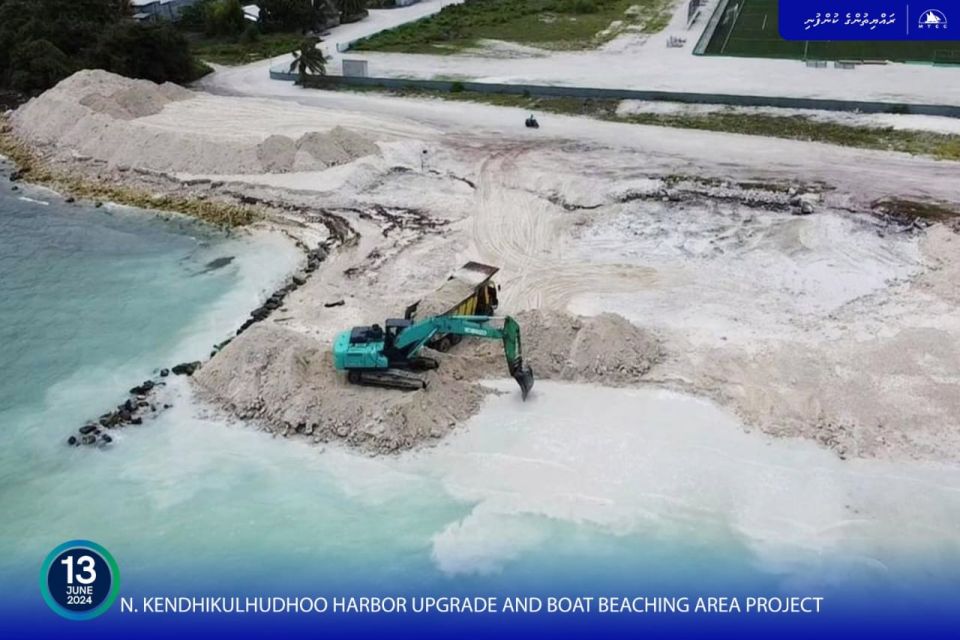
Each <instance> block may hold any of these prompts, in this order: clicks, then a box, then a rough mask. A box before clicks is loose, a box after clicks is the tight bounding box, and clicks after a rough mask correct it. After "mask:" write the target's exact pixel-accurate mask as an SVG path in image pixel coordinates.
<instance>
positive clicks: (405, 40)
mask: <svg viewBox="0 0 960 640" xmlns="http://www.w3.org/2000/svg"><path fill="white" fill-rule="evenodd" d="M670 5H671V0H466V2H464V3H463V4H457V5H450V6H447V7H444V9H443V10H442V11H440V12H439V13H437V14H435V15H433V16H429V17H427V18H423V19H422V20H417V21H416V22H411V23H409V24H405V25H402V26H399V27H397V28H395V29H390V30H388V31H383V32H381V33H378V34H376V35H374V36H371V37H369V38H367V39H365V40H361V41H360V42H359V43H357V44H356V45H355V48H356V49H359V50H363V51H393V52H402V53H440V54H443V53H456V52H458V51H462V50H463V49H466V48H469V47H472V46H475V45H476V44H477V42H478V41H479V40H484V39H489V40H504V41H507V42H515V43H518V44H528V45H533V46H537V47H541V48H545V49H590V48H593V47H596V46H598V45H600V44H603V43H604V42H607V41H609V40H611V39H612V38H614V37H615V36H616V35H618V34H619V33H621V32H622V31H623V30H625V29H635V30H637V31H640V32H643V33H655V32H657V31H660V30H661V29H663V28H664V27H665V26H666V24H667V22H668V21H669V18H670ZM615 23H616V24H615Z"/></svg>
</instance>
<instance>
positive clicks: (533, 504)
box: [0, 192, 960, 606]
mask: <svg viewBox="0 0 960 640" xmlns="http://www.w3.org/2000/svg"><path fill="white" fill-rule="evenodd" d="M36 195H40V196H42V195H43V194H42V193H38V194H32V196H31V197H35V196H36ZM35 199H43V200H45V201H47V202H49V203H50V204H48V205H42V204H38V203H31V202H25V201H23V200H20V199H19V196H18V195H16V194H12V193H8V192H4V193H3V195H0V221H2V225H3V227H2V230H0V239H2V244H0V273H2V276H3V277H2V287H3V292H2V293H3V294H4V299H5V300H6V301H7V302H6V303H5V304H4V305H3V307H2V308H0V324H2V327H3V331H4V336H3V340H2V342H0V350H2V351H0V355H2V361H3V362H4V363H5V365H6V366H5V367H4V373H3V377H2V379H0V397H2V398H3V404H2V407H0V425H2V432H0V438H2V439H3V442H2V444H3V446H2V447H0V509H2V513H3V516H4V517H3V518H2V520H0V572H2V573H3V574H4V575H9V576H10V578H11V581H10V582H9V584H11V585H27V586H26V587H22V591H23V593H28V594H29V593H33V592H32V591H31V589H32V588H33V587H32V585H33V584H34V583H35V579H36V576H35V572H36V569H37V566H38V564H39V562H40V561H41V559H42V558H43V556H44V555H45V554H46V553H47V552H48V551H49V550H50V549H51V548H53V547H54V546H55V545H57V544H59V543H61V542H63V541H64V540H67V539H70V538H76V537H84V538H89V539H92V540H96V541H98V542H100V543H101V544H103V545H105V546H106V547H107V548H108V549H110V550H111V552H112V553H113V554H114V556H115V557H116V558H117V559H118V562H119V564H120V566H121V570H122V572H123V575H124V581H125V582H124V584H125V592H127V590H129V592H132V593H143V592H145V591H146V592H150V593H157V592H160V593H162V589H163V588H164V587H167V588H169V589H171V590H173V591H174V592H175V593H184V592H185V589H187V588H191V589H197V590H200V591H214V592H221V593H236V592H238V591H241V590H253V591H255V592H257V593H268V592H270V591H271V590H274V591H278V592H280V591H284V590H294V589H297V588H298V587H300V586H302V585H309V586H311V587H312V588H314V589H327V588H348V587H362V588H364V589H366V590H368V591H375V592H384V591H391V592H401V591H408V592H421V593H422V592H424V591H429V590H432V591H435V592H436V591H440V592H444V593H452V592H456V591H463V592H480V591H510V592H512V593H523V592H524V591H525V590H529V591H542V590H544V589H548V588H551V589H556V590H581V591H589V590H590V589H591V588H597V587H600V586H602V587H603V588H604V589H608V590H611V591H612V590H614V589H616V588H618V587H629V588H633V589H634V590H636V589H638V588H642V589H647V590H651V591H652V590H655V589H660V590H661V592H662V591H663V590H666V591H670V590H673V591H678V590H684V589H691V588H694V589H696V590H698V591H699V592H710V591H711V590H714V591H717V592H721V591H726V592H730V591H736V590H739V589H743V588H746V585H749V588H751V589H753V590H754V591H757V590H761V589H763V590H767V591H769V592H774V593H777V592H791V593H793V592H796V591H797V590H808V591H809V590H813V591H823V592H830V590H835V589H843V588H847V587H849V586H850V585H851V584H857V585H860V587H858V588H860V589H862V590H865V591H867V592H869V591H871V590H877V591H880V592H884V593H888V592H889V593H912V592H913V591H918V590H922V589H925V588H927V587H928V586H929V585H931V584H934V585H940V584H947V585H951V584H952V585H954V591H956V587H955V585H956V582H955V579H956V577H957V567H958V566H960V563H958V558H960V548H958V545H960V542H958V540H957V539H956V536H955V531H956V523H957V522H960V477H958V471H957V470H956V469H949V468H943V467H934V466H930V465H921V464H915V465H904V464H901V465H890V464H884V463H876V462H847V463H843V462H841V461H839V460H838V459H836V458H834V457H833V456H832V455H831V454H829V453H828V452H825V451H822V450H820V449H817V448H816V447H814V446H813V445H811V444H809V443H805V442H798V441H789V440H773V439H770V438H767V437H765V436H760V435H757V434H748V433H745V432H744V430H743V429H742V427H741V426H740V425H739V424H738V423H737V421H736V420H735V418H733V417H732V416H731V415H729V414H728V413H726V412H724V411H722V410H720V409H719V408H717V407H716V406H715V405H713V404H711V403H709V402H706V401H702V400H699V399H695V398H689V397H686V396H682V395H678V394H673V393H668V392H663V391H656V390H611V389H603V388H594V387H586V386H572V385H562V384H551V383H549V382H544V381H541V382H540V383H538V386H537V388H536V389H535V391H534V393H533V396H532V397H531V399H530V400H529V401H528V402H527V403H521V402H520V401H519V398H518V397H517V394H516V393H515V390H514V389H513V388H512V386H510V385H509V384H508V385H506V386H504V387H503V388H502V391H504V392H505V393H504V394H502V395H498V396H493V397H491V398H490V400H489V401H488V403H487V405H486V406H485V409H484V411H483V412H482V413H481V414H480V415H478V416H476V417H475V418H474V419H472V420H471V421H469V423H468V424H466V425H464V426H463V427H462V428H461V429H459V430H457V432H456V433H455V434H454V435H453V436H451V437H450V438H448V439H447V440H445V441H444V442H442V443H440V444H438V446H436V447H433V448H429V449H425V450H422V451H419V452H415V453H410V454H405V455H402V456H399V457H391V458H377V459H372V458H367V457H362V456H358V455H355V454H353V453H350V452H347V451H344V450H341V449H339V448H337V447H327V448H326V449H319V448H314V447H308V446H303V445H301V444H299V443H292V442H286V441H284V440H282V439H275V438H271V437H268V436H266V435H264V434H263V433H260V432H258V431H256V430H255V429H252V428H250V427H248V426H244V425H241V424H234V423H230V422H228V421H226V420H225V419H224V418H223V417H221V416H220V415H218V414H217V413H215V412H213V411H211V410H209V409H207V408H204V407H203V406H201V405H199V404H197V403H196V402H195V401H194V400H193V399H192V397H191V393H190V390H189V386H188V385H187V384H186V382H185V381H184V380H182V379H178V380H174V381H172V382H171V384H170V386H169V388H168V389H166V390H165V392H164V393H165V394H166V397H168V398H170V399H171V400H172V401H173V404H174V408H173V409H171V410H169V411H167V412H164V413H163V414H162V415H161V416H160V417H159V418H157V419H156V420H155V421H151V422H149V423H148V424H145V425H144V426H143V427H130V428H127V429H126V430H124V431H122V432H120V435H119V437H118V440H117V442H116V443H115V445H114V446H113V447H112V448H111V449H110V450H93V449H87V448H80V449H75V448H68V447H66V446H65V445H64V439H65V438H66V436H67V435H69V434H70V433H71V432H72V431H73V430H74V429H75V428H76V427H77V426H78V425H79V424H81V423H82V421H83V420H84V419H86V418H89V417H92V416H96V415H98V414H99V413H101V412H102V411H104V410H105V409H107V408H109V407H110V406H111V405H113V404H116V402H118V401H119V400H121V399H122V398H123V394H124V392H125V390H126V389H127V388H129V387H130V386H132V385H133V384H134V383H135V382H138V381H140V380H142V379H143V378H145V377H147V376H149V375H150V374H151V372H152V371H153V370H154V368H156V367H158V366H169V365H170V364H173V363H175V362H177V361H180V360H186V359H195V358H199V357H202V356H204V355H206V352H207V351H208V350H209V348H210V345H212V344H213V343H215V342H218V341H219V340H221V339H222V338H223V337H224V336H226V335H228V334H229V333H230V332H231V331H232V330H233V329H234V328H235V327H236V325H237V324H238V322H239V320H240V319H241V318H242V317H243V315H244V314H245V313H246V312H247V311H248V310H249V309H251V308H252V307H253V306H255V305H256V303H257V302H259V300H260V299H262V296H263V295H264V293H265V292H267V291H269V290H270V289H271V288H272V287H273V285H275V284H276V282H277V281H278V280H279V279H281V278H282V277H283V275H284V274H285V272H286V271H288V270H289V269H290V268H291V267H292V266H293V265H294V264H295V262H296V261H297V260H298V259H299V256H297V254H296V252H295V251H293V250H292V249H291V248H289V247H287V246H286V245H285V244H282V243H281V244H277V243H278V242H279V241H277V240H270V239H264V238H260V239H257V241H251V240H243V239H239V240H238V239H228V238H224V237H221V236H218V235H216V234H211V233H209V232H206V231H204V230H203V228H202V227H198V226H197V225H193V224H190V223H187V222H184V221H175V222H167V221H162V220H158V219H156V218H153V217H150V216H145V215H143V214H142V213H138V212H131V211H122V210H116V211H105V210H94V209H88V208H83V207H76V206H65V205H63V204H62V203H60V202H59V201H58V200H57V199H56V198H55V196H52V195H50V194H47V197H41V198H36V197H35ZM225 256H236V260H234V261H233V262H231V263H230V264H228V265H226V266H224V267H222V268H220V269H217V270H214V271H210V272H207V273H203V271H204V266H205V265H206V264H208V263H209V262H210V261H211V260H214V259H216V258H221V257H225ZM11 301H15V302H14V303H11ZM600 411H602V412H603V421H602V422H601V421H599V420H598V419H597V416H598V414H599V412H600ZM39 606H42V605H39Z"/></svg>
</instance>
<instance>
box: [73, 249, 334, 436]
mask: <svg viewBox="0 0 960 640" xmlns="http://www.w3.org/2000/svg"><path fill="white" fill-rule="evenodd" d="M329 252H330V247H329V246H328V245H327V244H325V243H321V244H320V245H319V246H317V247H316V248H314V249H309V250H308V251H307V255H306V263H305V265H304V267H303V268H302V269H301V270H300V271H298V272H297V273H295V274H294V275H293V276H291V277H290V279H289V280H288V281H287V282H286V283H285V284H284V285H283V286H281V287H280V288H278V289H277V290H276V291H274V292H273V293H271V294H270V296H269V297H268V298H267V299H266V301H265V302H264V303H263V304H262V305H260V306H259V307H257V308H256V309H254V310H253V311H251V312H250V316H249V317H248V318H247V319H246V320H245V321H244V322H243V324H242V325H240V328H239V329H237V331H236V333H235V336H238V335H240V334H241V333H243V332H244V331H246V330H247V329H249V328H250V327H252V326H253V325H255V324H256V323H258V322H262V321H263V320H266V319H267V318H268V317H270V314H272V313H273V312H274V311H275V310H277V309H279V308H281V307H282V306H283V301H284V300H285V299H286V297H287V296H288V295H290V294H291V293H293V292H294V291H296V290H297V289H299V288H300V287H302V286H303V285H305V284H306V283H307V280H308V279H309V278H310V276H311V275H312V274H313V273H314V272H315V271H316V270H317V269H318V268H319V267H320V264H321V263H322V262H323V261H324V260H325V259H326V258H327V256H328V255H329ZM232 340H233V337H230V338H227V339H226V340H224V341H223V342H220V343H219V344H216V345H214V347H213V350H212V351H211V353H210V357H211V358H212V357H214V356H216V354H217V353H219V351H220V350H221V349H223V348H224V347H225V346H227V345H228V344H230V342H231V341H232ZM202 366H203V363H202V362H201V361H199V360H198V361H194V362H184V363H181V364H178V365H176V366H173V367H171V368H169V369H167V368H164V369H159V370H158V372H157V375H156V376H155V377H153V378H150V379H148V380H144V381H143V382H142V383H140V384H139V385H137V386H135V387H133V388H131V389H130V392H129V395H128V397H127V398H126V399H125V400H124V401H123V402H122V403H120V404H118V405H117V406H116V408H115V409H113V410H111V411H108V412H107V413H104V414H103V415H101V416H100V417H99V418H98V419H96V420H89V421H87V422H86V423H85V424H84V425H83V426H81V427H80V428H79V429H78V430H77V432H76V433H75V434H72V435H70V437H68V438H67V444H68V445H70V446H100V447H105V446H109V445H112V444H113V442H114V437H113V436H112V435H110V433H109V432H110V431H112V430H115V429H121V428H124V427H128V426H133V425H142V424H144V421H145V420H146V419H148V418H153V417H156V416H157V415H158V414H159V413H160V412H161V411H163V410H164V409H169V408H170V407H171V406H172V405H170V404H169V403H167V402H163V401H162V400H161V399H160V398H159V397H158V392H159V391H160V390H161V389H162V388H163V387H165V386H166V379H167V378H169V376H170V375H171V374H172V375H183V376H192V375H193V374H194V373H196V372H197V371H199V370H200V368H201V367H202Z"/></svg>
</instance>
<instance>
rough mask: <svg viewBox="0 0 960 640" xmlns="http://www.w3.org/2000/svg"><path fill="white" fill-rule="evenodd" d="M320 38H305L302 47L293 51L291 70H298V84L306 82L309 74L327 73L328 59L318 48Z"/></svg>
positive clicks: (321, 74)
mask: <svg viewBox="0 0 960 640" xmlns="http://www.w3.org/2000/svg"><path fill="white" fill-rule="evenodd" d="M318 44H320V38H304V39H303V41H302V42H301V43H300V48H299V49H298V50H296V51H294V52H293V62H291V63H290V72H291V73H293V72H294V71H296V72H297V76H298V79H297V84H299V85H303V84H305V83H306V79H307V75H308V74H310V75H315V76H323V75H326V73H327V61H326V58H324V57H323V52H322V51H320V49H318V48H317V45H318Z"/></svg>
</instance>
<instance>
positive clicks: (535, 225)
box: [473, 146, 659, 311]
mask: <svg viewBox="0 0 960 640" xmlns="http://www.w3.org/2000/svg"><path fill="white" fill-rule="evenodd" d="M530 150H531V149H530V148H529V147H520V146H517V147H513V148H511V149H509V150H507V151H504V152H501V153H498V154H495V155H492V156H490V157H488V158H486V159H485V160H484V161H483V162H482V164H481V167H480V177H479V181H478V185H477V195H476V199H477V207H476V213H475V216H474V221H473V254H474V255H476V256H477V257H478V259H480V260H482V261H484V262H488V263H490V264H494V265H497V266H499V267H500V268H501V273H502V277H501V278H500V281H501V283H502V284H504V285H506V286H504V293H503V295H502V297H501V302H502V303H504V304H505V306H506V307H508V308H509V309H511V310H513V311H519V310H522V309H531V308H551V309H558V310H566V307H567V305H568V304H569V303H570V301H571V300H572V299H573V298H574V297H576V296H578V295H583V294H609V293H627V292H631V291H636V290H638V289H648V288H651V287H653V286H655V285H656V284H658V282H659V277H658V274H657V271H656V270H655V269H652V268H650V267H642V266H636V265H627V264H611V263H599V262H598V263H594V262H571V261H570V260H566V259H564V255H563V254H564V251H563V243H562V236H561V232H560V227H561V224H560V223H561V222H562V218H561V216H562V215H564V213H565V212H563V211H562V209H561V208H560V207H558V206H557V205H555V204H552V203H551V202H549V201H548V200H547V199H546V198H545V197H541V196H537V195H536V194H533V193H530V192H529V191H528V190H526V189H524V188H522V187H520V186H515V185H514V184H512V180H514V179H515V178H516V176H517V175H518V173H517V170H518V164H517V162H518V160H520V159H521V157H522V156H524V155H525V154H526V153H528V152H529V151H530Z"/></svg>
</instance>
